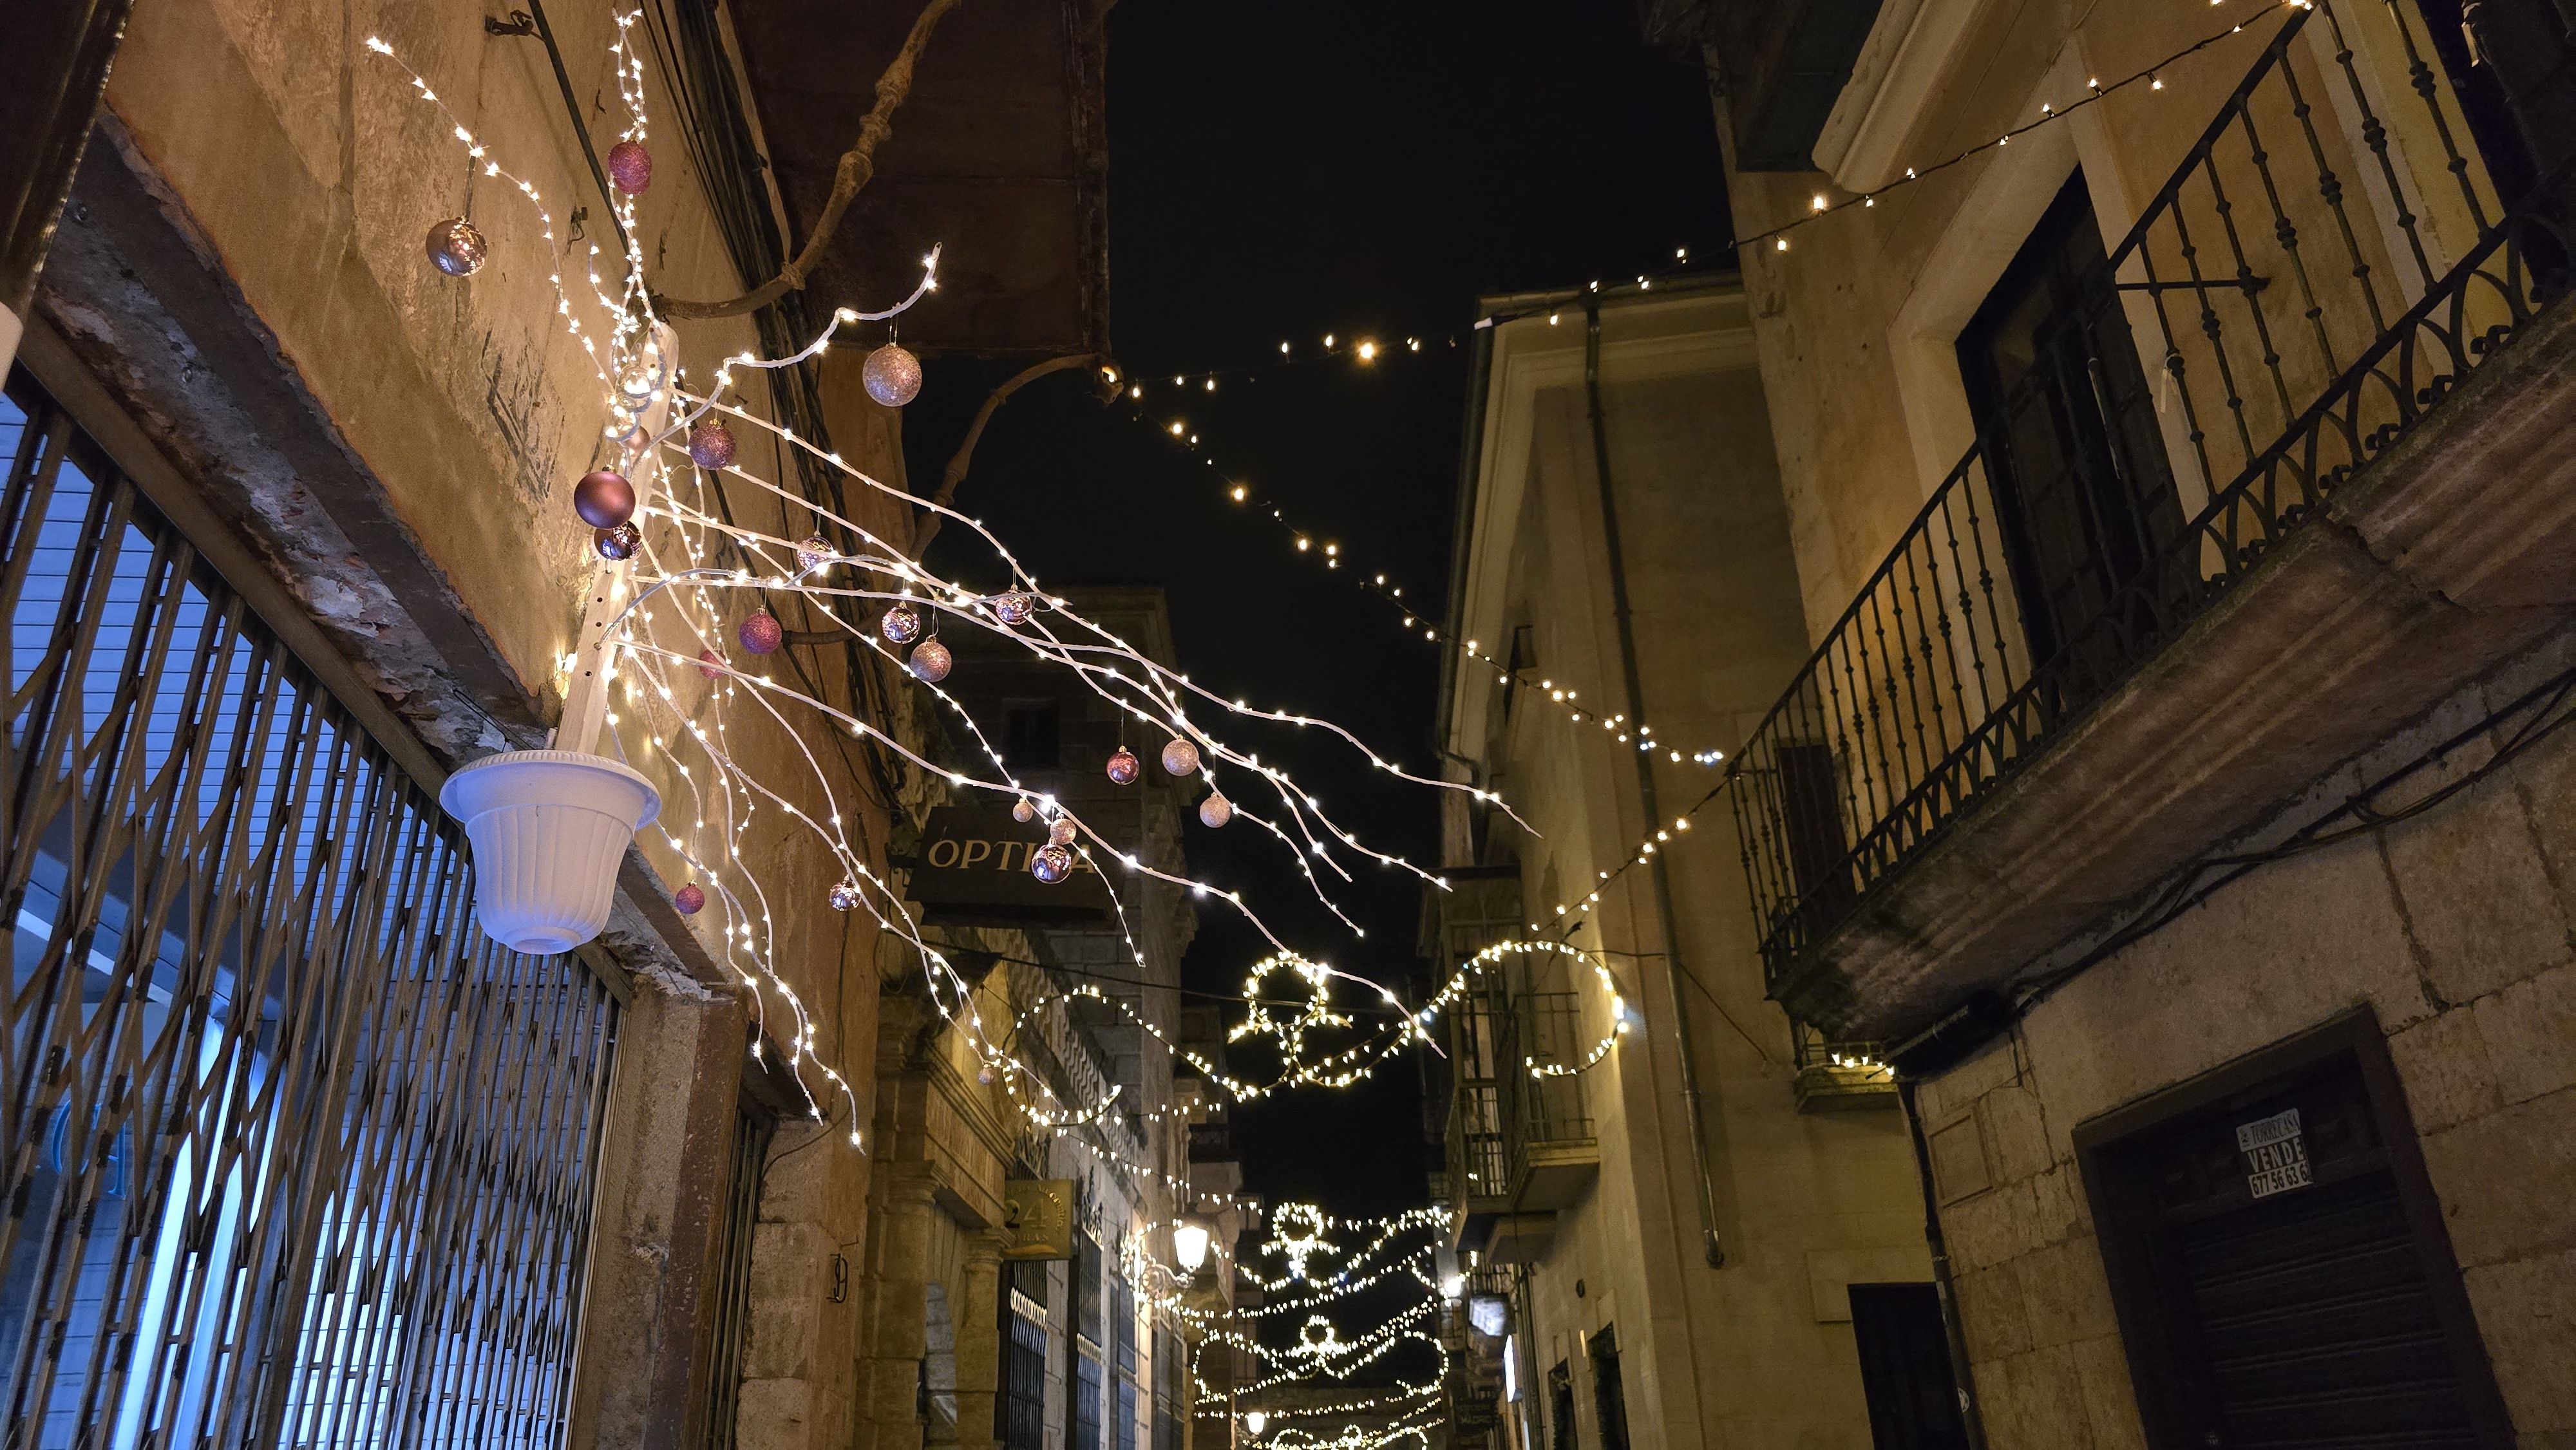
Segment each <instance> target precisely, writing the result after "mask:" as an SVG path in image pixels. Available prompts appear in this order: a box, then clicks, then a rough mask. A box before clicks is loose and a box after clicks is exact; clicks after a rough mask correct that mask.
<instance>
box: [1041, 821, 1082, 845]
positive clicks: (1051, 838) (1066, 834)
mask: <svg viewBox="0 0 2576 1450" xmlns="http://www.w3.org/2000/svg"><path fill="white" fill-rule="evenodd" d="M1076 829H1077V828H1076V827H1075V826H1074V824H1073V817H1071V816H1058V817H1056V818H1055V823H1054V824H1053V825H1050V826H1048V827H1047V844H1048V845H1050V846H1070V845H1072V844H1073V835H1074V831H1075V830H1076Z"/></svg>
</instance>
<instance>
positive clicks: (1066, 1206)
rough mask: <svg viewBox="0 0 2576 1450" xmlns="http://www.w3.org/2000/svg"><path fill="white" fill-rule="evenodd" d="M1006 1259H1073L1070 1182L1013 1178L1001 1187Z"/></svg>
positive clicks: (1069, 1180)
mask: <svg viewBox="0 0 2576 1450" xmlns="http://www.w3.org/2000/svg"><path fill="white" fill-rule="evenodd" d="M1002 1232H1003V1233H1004V1234H1006V1235H1008V1236H1009V1242H1008V1243H1007V1244H1005V1245H1004V1246H1003V1248H1002V1257H1003V1258H1005V1259H1069V1258H1072V1257H1073V1180H1072V1179H1070V1178H1012V1179H1008V1180H1005V1181H1004V1182H1003V1184H1002Z"/></svg>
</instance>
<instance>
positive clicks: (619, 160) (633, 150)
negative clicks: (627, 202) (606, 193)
mask: <svg viewBox="0 0 2576 1450" xmlns="http://www.w3.org/2000/svg"><path fill="white" fill-rule="evenodd" d="M607 164H608V179H609V181H610V183H611V184H613V185H614V186H616V188H617V189H618V190H619V191H622V192H624V193H626V194H627V195H628V196H642V195H643V194H644V188H646V187H648V186H651V185H652V184H653V153H652V152H650V151H647V150H645V149H644V143H643V142H641V141H620V142H618V143H617V144H616V145H614V146H611V147H609V148H608V162H607Z"/></svg>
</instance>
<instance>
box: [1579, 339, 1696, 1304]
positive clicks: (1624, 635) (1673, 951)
mask: <svg viewBox="0 0 2576 1450" xmlns="http://www.w3.org/2000/svg"><path fill="white" fill-rule="evenodd" d="M1583 395H1584V400H1585V403H1586V405H1587V406H1588V407H1589V408H1590V410H1591V414H1592V472H1593V476H1594V477H1595V478H1597V479H1599V480H1600V483H1601V536H1602V540H1603V542H1604V543H1605V544H1606V545H1607V546H1608V549H1609V554H1610V612H1611V616H1612V617H1613V618H1614V619H1616V620H1617V621H1618V624H1619V667H1620V669H1621V671H1622V673H1623V674H1624V675H1625V676H1626V679H1627V687H1628V722H1629V728H1630V729H1631V730H1632V731H1633V730H1634V729H1635V728H1636V726H1637V725H1638V724H1639V723H1640V722H1642V721H1643V720H1644V719H1645V718H1646V688H1645V684H1644V682H1643V681H1642V680H1640V679H1639V678H1638V675H1637V628H1636V620H1635V617H1634V612H1633V611H1632V610H1631V609H1630V608H1629V605H1628V566H1627V559H1626V555H1624V554H1623V553H1622V552H1621V551H1620V548H1619V500H1618V495H1617V491H1616V490H1615V489H1613V488H1612V487H1611V484H1610V428H1609V425H1608V423H1607V422H1605V421H1604V420H1603V418H1602V415H1601V306H1600V304H1599V303H1598V302H1591V303H1588V304H1587V305H1586V306H1585V307H1584V309H1583ZM1630 756H1631V758H1632V759H1633V760H1634V762H1635V764H1636V767H1637V800H1638V802H1639V804H1640V805H1642V806H1643V807H1644V809H1645V812H1646V826H1647V829H1648V830H1650V831H1651V830H1652V829H1653V828H1654V825H1655V823H1656V822H1657V821H1660V820H1662V819H1663V818H1664V815H1663V811H1662V810H1661V809H1659V808H1658V807H1657V806H1656V804H1655V763H1654V758H1653V756H1652V755H1651V754H1650V753H1649V752H1647V751H1644V750H1637V751H1631V752H1630ZM1647 869H1648V870H1649V871H1650V872H1651V873H1652V874H1653V876H1654V880H1655V916H1656V920H1657V921H1658V922H1659V923H1660V925H1661V927H1662V929H1663V934H1664V979H1665V987H1666V990H1667V991H1669V992H1670V993H1671V995H1672V999H1673V1026H1674V1041H1675V1046H1676V1047H1678V1048H1679V1050H1680V1059H1681V1068H1682V1103H1683V1106H1684V1108H1685V1109H1686V1110H1687V1111H1688V1113H1689V1116H1690V1140H1691V1165H1692V1167H1693V1168H1694V1169H1695V1170H1696V1173H1697V1177H1698V1184H1699V1222H1700V1238H1701V1244H1702V1247H1703V1248H1704V1249H1705V1250H1706V1252H1707V1255H1708V1266H1709V1267H1710V1268H1712V1269H1714V1268H1719V1267H1722V1266H1723V1265H1724V1264H1725V1263H1726V1245H1725V1242H1724V1241H1723V1240H1722V1239H1720V1238H1719V1237H1718V1232H1717V1187H1716V1183H1715V1181H1714V1180H1713V1179H1712V1178H1711V1177H1710V1176H1709V1168H1708V1132H1707V1121H1706V1120H1707V1109H1706V1108H1705V1107H1704V1106H1703V1104H1702V1103H1701V1101H1700V1091H1699V1053H1698V1050H1697V1049H1696V1048H1695V1047H1693V1046H1692V1043H1691V1030H1690V999H1689V998H1688V997H1687V996H1685V995H1683V992H1682V987H1683V981H1682V976H1683V973H1682V938H1681V932H1680V931H1679V929H1678V928H1676V926H1675V925H1674V922H1673V883H1672V878H1671V876H1670V875H1668V874H1667V873H1666V872H1665V870H1664V853H1663V852H1661V851H1658V852H1656V853H1655V855H1654V857H1653V860H1652V862H1651V863H1650V864H1649V866H1648V867H1647Z"/></svg>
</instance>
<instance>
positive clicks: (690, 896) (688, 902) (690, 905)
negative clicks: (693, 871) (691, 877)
mask: <svg viewBox="0 0 2576 1450" xmlns="http://www.w3.org/2000/svg"><path fill="white" fill-rule="evenodd" d="M671 905H673V906H674V907H677V908H678V909H679V912H680V915H682V916H695V915H697V914H698V913H699V912H701V911H704V910H706V906H707V893H706V892H705V891H704V890H703V889H701V888H700V887H699V885H698V883H696V882H694V881H692V882H690V883H689V884H688V885H686V886H683V887H681V888H680V889H679V890H677V891H674V892H672V893H671Z"/></svg>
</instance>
